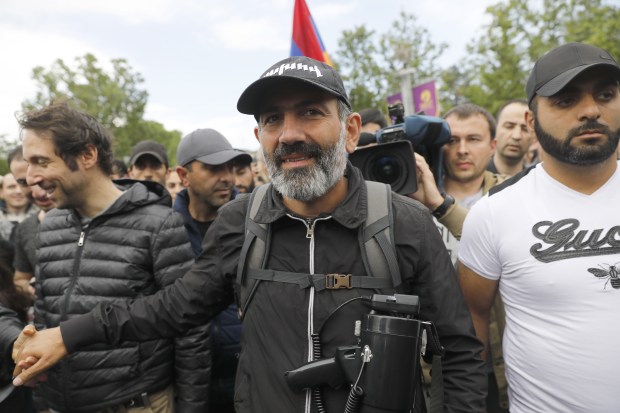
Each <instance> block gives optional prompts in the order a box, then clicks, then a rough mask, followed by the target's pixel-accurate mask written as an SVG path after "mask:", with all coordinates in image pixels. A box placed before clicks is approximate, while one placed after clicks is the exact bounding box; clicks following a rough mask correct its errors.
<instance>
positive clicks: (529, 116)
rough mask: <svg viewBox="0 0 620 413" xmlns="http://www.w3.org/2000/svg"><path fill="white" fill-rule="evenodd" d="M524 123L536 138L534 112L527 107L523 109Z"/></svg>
mask: <svg viewBox="0 0 620 413" xmlns="http://www.w3.org/2000/svg"><path fill="white" fill-rule="evenodd" d="M534 99H535V98H534ZM525 123H526V124H527V127H528V129H529V130H530V132H531V133H532V135H533V137H534V138H536V133H535V132H534V112H532V111H531V110H529V109H528V110H526V111H525Z"/></svg>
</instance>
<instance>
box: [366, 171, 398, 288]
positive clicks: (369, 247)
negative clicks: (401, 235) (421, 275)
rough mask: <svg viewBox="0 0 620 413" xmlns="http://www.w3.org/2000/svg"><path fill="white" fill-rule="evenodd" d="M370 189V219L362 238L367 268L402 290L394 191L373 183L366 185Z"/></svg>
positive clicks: (372, 274) (374, 274)
mask: <svg viewBox="0 0 620 413" xmlns="http://www.w3.org/2000/svg"><path fill="white" fill-rule="evenodd" d="M366 189H367V192H368V197H367V198H368V216H367V217H366V222H365V223H364V227H363V228H362V232H361V236H360V245H361V246H362V247H363V248H362V249H361V250H362V257H363V260H364V265H365V267H366V270H367V272H368V274H370V275H371V276H372V277H373V278H388V279H390V280H391V286H390V287H398V286H399V285H400V284H401V276H400V268H399V267H398V259H397V258H396V245H395V243H394V216H393V215H392V189H391V188H390V186H389V185H386V184H383V183H380V182H373V181H366Z"/></svg>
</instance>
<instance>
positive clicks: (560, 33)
mask: <svg viewBox="0 0 620 413" xmlns="http://www.w3.org/2000/svg"><path fill="white" fill-rule="evenodd" d="M486 13H487V14H489V15H490V16H491V23H489V24H488V25H487V26H486V27H485V31H484V34H483V35H481V36H480V37H479V38H478V39H475V40H474V41H472V42H471V43H470V44H469V46H468V52H469V55H468V57H467V58H466V59H463V60H462V61H461V62H460V63H459V64H458V67H459V68H461V69H459V70H456V71H455V68H452V69H449V70H447V71H445V72H444V73H443V75H442V79H443V80H444V82H443V84H442V88H441V91H440V96H441V99H442V101H443V102H450V101H451V102H458V103H461V102H463V101H470V102H473V103H476V104H478V105H480V106H483V107H485V108H486V109H489V110H490V111H492V112H495V111H496V110H497V109H498V108H499V106H500V105H501V104H502V103H503V102H504V101H505V100H508V99H513V98H523V97H525V91H524V90H525V83H526V81H527V76H528V74H529V72H530V70H531V68H532V67H533V65H534V62H535V61H536V59H538V57H540V56H541V55H542V54H543V53H545V52H546V51H548V50H550V49H552V48H555V47H557V46H559V45H561V44H564V43H568V42H584V43H590V44H593V45H596V46H599V47H602V48H604V49H606V50H608V51H609V52H610V53H611V54H612V55H613V56H615V57H616V58H620V6H617V5H611V4H606V2H605V1H604V0H543V1H542V3H541V2H534V1H531V0H530V1H528V0H509V1H508V2H501V3H497V4H495V5H492V6H490V7H488V8H487V10H486ZM444 107H445V106H444Z"/></svg>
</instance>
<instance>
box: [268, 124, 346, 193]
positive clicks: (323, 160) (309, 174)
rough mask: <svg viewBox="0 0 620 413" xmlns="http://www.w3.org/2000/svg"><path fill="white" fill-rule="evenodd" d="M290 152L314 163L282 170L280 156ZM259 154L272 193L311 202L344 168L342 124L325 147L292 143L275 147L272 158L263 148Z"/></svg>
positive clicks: (343, 132) (344, 144) (330, 185)
mask: <svg viewBox="0 0 620 413" xmlns="http://www.w3.org/2000/svg"><path fill="white" fill-rule="evenodd" d="M291 153H298V154H306V155H310V156H312V157H313V158H314V161H315V163H314V164H313V165H311V166H308V167H302V168H294V169H290V170H284V169H282V168H281V167H282V156H283V155H286V154H291ZM263 155H264V156H265V165H266V166H267V171H268V172H269V176H270V177H271V183H272V185H273V187H274V188H275V189H276V191H278V192H279V193H280V194H281V195H282V196H283V197H285V198H289V199H295V200H297V201H302V202H309V201H314V200H316V199H318V198H320V197H322V196H323V195H325V194H326V193H327V192H329V190H330V189H331V188H333V187H334V185H336V183H337V182H338V181H339V180H340V178H342V176H343V175H344V171H345V169H346V167H347V151H346V130H345V127H344V125H342V129H341V133H340V137H339V139H338V142H336V143H335V144H333V145H331V146H328V147H325V148H323V147H321V146H320V145H318V144H315V143H305V142H295V143H293V144H291V145H281V146H278V147H277V148H276V150H275V151H274V152H273V155H270V154H268V153H267V152H266V151H265V149H264V148H263Z"/></svg>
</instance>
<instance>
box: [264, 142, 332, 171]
mask: <svg viewBox="0 0 620 413" xmlns="http://www.w3.org/2000/svg"><path fill="white" fill-rule="evenodd" d="M292 154H301V155H307V156H311V157H318V156H320V154H321V147H320V146H319V145H317V144H315V143H308V142H294V143H291V144H283V145H280V146H278V147H277V148H276V149H275V150H274V151H273V160H274V161H275V162H276V165H281V164H282V157H283V156H286V155H292Z"/></svg>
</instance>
